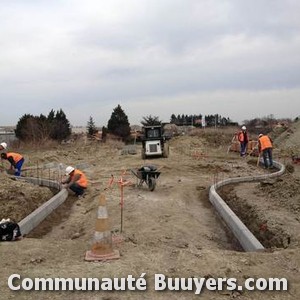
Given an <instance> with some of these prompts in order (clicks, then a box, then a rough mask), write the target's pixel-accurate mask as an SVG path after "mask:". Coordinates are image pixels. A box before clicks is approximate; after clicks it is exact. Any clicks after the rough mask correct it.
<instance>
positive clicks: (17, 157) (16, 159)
mask: <svg viewBox="0 0 300 300" xmlns="http://www.w3.org/2000/svg"><path fill="white" fill-rule="evenodd" d="M6 155H7V158H9V157H12V158H13V160H14V162H15V164H16V163H18V162H19V161H20V160H21V159H22V158H23V156H22V155H21V154H19V153H14V152H8V153H7V154H6Z"/></svg>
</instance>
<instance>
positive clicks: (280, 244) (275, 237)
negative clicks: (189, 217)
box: [220, 185, 291, 248]
mask: <svg viewBox="0 0 300 300" xmlns="http://www.w3.org/2000/svg"><path fill="white" fill-rule="evenodd" d="M235 188H236V186H233V185H227V186H224V187H222V188H221V189H220V196H221V197H222V199H223V200H224V201H225V202H226V204H227V205H228V206H229V207H230V208H231V209H232V211H233V212H234V213H235V214H236V215H237V216H238V217H239V218H240V220H241V221H242V222H243V223H244V224H245V225H246V227H247V228H248V229H249V230H250V231H251V232H252V233H253V234H254V236H255V237H256V238H257V239H258V240H259V242H260V243H261V244H262V245H263V246H264V247H265V248H287V247H288V246H289V244H290V242H291V237H290V234H289V233H288V231H287V230H286V229H285V228H284V227H283V226H278V225H275V224H274V225H272V222H270V220H268V217H266V215H265V214H264V212H263V211H261V210H259V209H257V207H255V205H252V204H251V203H250V201H247V200H249V199H245V198H240V197H238V196H237V193H236V191H235ZM262 201H263V200H262Z"/></svg>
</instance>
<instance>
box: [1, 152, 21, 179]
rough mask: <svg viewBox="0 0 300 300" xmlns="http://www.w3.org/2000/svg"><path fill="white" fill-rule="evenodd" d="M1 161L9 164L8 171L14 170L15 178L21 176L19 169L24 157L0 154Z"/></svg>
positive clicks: (9, 153)
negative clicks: (4, 160) (6, 161)
mask: <svg viewBox="0 0 300 300" xmlns="http://www.w3.org/2000/svg"><path fill="white" fill-rule="evenodd" d="M1 159H6V160H8V161H9V162H10V169H11V170H13V169H14V170H15V176H20V175H21V169H22V166H23V163H24V157H23V156H22V155H21V154H19V153H15V152H8V153H1Z"/></svg>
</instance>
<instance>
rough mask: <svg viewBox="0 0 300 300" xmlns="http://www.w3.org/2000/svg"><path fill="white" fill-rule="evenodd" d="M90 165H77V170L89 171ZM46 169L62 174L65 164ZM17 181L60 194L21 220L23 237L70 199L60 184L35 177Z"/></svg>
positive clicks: (50, 164) (22, 178)
mask: <svg viewBox="0 0 300 300" xmlns="http://www.w3.org/2000/svg"><path fill="white" fill-rule="evenodd" d="M88 167H89V165H88V164H87V163H80V164H77V165H75V168H78V169H81V170H84V169H87V168H88ZM44 168H56V169H59V170H60V173H61V172H62V170H63V169H65V165H64V164H58V163H49V164H47V165H45V166H44ZM13 177H14V178H15V179H17V180H24V181H27V182H30V183H33V184H36V185H40V186H46V187H49V188H54V189H56V190H58V191H59V192H58V193H57V194H56V195H55V196H53V197H52V198H51V199H49V200H48V201H47V202H45V203H44V204H42V205H41V206H40V207H38V208H37V209H36V210H35V211H33V212H32V213H31V214H29V215H28V216H27V217H25V218H24V219H23V220H21V221H20V222H19V223H18V224H19V226H20V230H21V233H22V235H26V234H28V233H29V232H30V231H31V230H33V229H34V228H35V227H37V226H38V225H39V224H40V223H41V222H42V221H43V220H44V219H45V218H46V217H48V216H49V215H50V214H51V213H52V212H53V211H54V210H55V209H56V208H57V207H59V206H60V205H61V204H63V203H64V202H65V201H66V199H67V198H68V191H67V190H66V189H61V186H60V184H59V182H57V181H53V180H47V179H43V178H35V177H15V176H13Z"/></svg>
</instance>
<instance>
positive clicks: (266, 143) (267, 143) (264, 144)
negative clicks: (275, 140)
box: [258, 135, 272, 151]
mask: <svg viewBox="0 0 300 300" xmlns="http://www.w3.org/2000/svg"><path fill="white" fill-rule="evenodd" d="M258 140H259V142H260V149H261V151H263V150H264V149H267V148H272V142H271V140H270V138H269V137H268V136H267V135H263V136H262V137H260V138H259V139H258Z"/></svg>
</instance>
